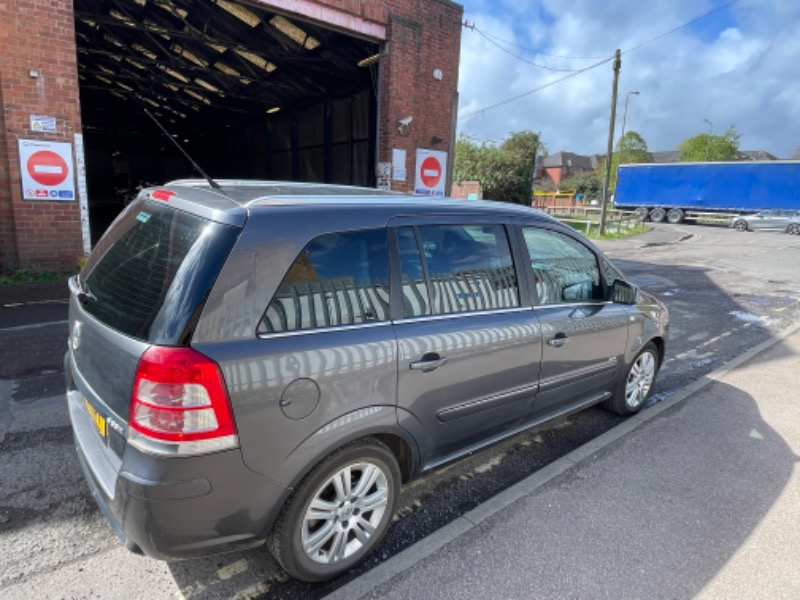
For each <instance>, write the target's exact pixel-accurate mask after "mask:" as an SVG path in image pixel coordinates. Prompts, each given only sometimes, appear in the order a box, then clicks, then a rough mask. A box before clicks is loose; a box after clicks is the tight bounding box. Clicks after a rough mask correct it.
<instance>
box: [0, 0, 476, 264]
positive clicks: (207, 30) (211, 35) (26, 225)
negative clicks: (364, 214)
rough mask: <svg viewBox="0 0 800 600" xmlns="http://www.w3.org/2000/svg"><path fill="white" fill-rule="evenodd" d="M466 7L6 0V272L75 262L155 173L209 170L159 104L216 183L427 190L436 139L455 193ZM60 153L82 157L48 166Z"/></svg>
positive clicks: (2, 36) (1, 64)
mask: <svg viewBox="0 0 800 600" xmlns="http://www.w3.org/2000/svg"><path fill="white" fill-rule="evenodd" d="M462 13H463V9H462V7H461V6H460V5H458V4H456V3H454V2H450V1H449V0H387V1H384V2H377V1H373V0H249V1H248V0H216V1H215V2H195V1H193V0H164V1H163V2H149V1H146V0H134V1H132V2H125V3H104V2H98V1H96V0H74V1H72V0H15V1H14V2H10V3H9V2H3V3H0V101H1V102H2V106H3V111H2V112H0V271H8V270H12V269H16V268H25V269H42V268H50V269H58V270H68V269H71V268H73V267H74V265H75V262H76V260H77V259H78V257H79V256H80V255H81V254H82V253H83V251H84V248H86V247H88V246H89V245H90V244H91V243H92V242H93V241H96V238H97V237H98V236H99V235H100V234H101V233H102V231H103V229H104V228H105V227H106V226H107V225H108V223H109V222H110V221H111V219H112V218H113V217H114V216H115V215H116V214H117V213H118V212H119V211H120V210H121V209H122V208H123V206H124V204H125V203H126V202H127V201H129V199H130V197H131V196H132V195H133V194H134V193H135V190H136V189H137V188H138V187H140V186H141V185H142V184H144V183H157V182H161V181H166V180H169V179H175V178H180V177H192V178H196V177H198V175H197V174H196V173H194V172H193V170H192V167H191V165H190V164H189V163H188V161H186V160H185V159H184V158H183V157H182V156H181V155H180V153H179V152H178V151H177V150H176V149H174V148H172V147H171V144H170V143H169V142H168V141H167V140H166V138H165V136H163V134H161V133H160V132H159V131H158V130H157V128H156V127H155V125H154V124H153V123H152V122H151V121H150V120H149V117H148V116H147V115H146V113H145V111H144V109H145V108H148V109H149V110H150V111H151V112H152V113H154V114H155V115H156V117H157V118H158V120H159V121H161V122H162V123H163V124H164V126H165V127H166V128H167V129H168V130H169V131H170V133H172V134H173V137H175V138H177V139H179V140H180V141H181V142H182V144H183V145H184V146H185V147H186V149H187V150H188V151H189V153H190V154H191V155H192V157H193V158H194V159H195V160H196V161H197V162H198V163H200V164H201V165H202V166H203V167H204V168H205V170H206V171H208V172H209V174H210V175H211V176H212V177H218V178H224V177H234V178H258V179H294V180H302V181H325V182H332V183H348V184H356V185H369V186H383V187H387V186H391V188H392V189H397V190H402V191H410V190H413V188H414V176H415V166H416V165H415V156H416V152H417V151H418V150H420V149H427V150H437V151H444V152H448V153H449V154H448V161H449V163H450V164H448V165H446V173H443V177H446V180H447V183H446V187H445V189H449V181H450V178H449V174H450V172H451V170H452V168H451V164H452V154H451V153H450V150H451V149H452V148H453V137H454V130H455V111H456V107H457V86H458V62H459V47H460V37H461V21H462ZM65 144H69V146H65ZM59 148H60V149H61V150H58V149H59ZM64 148H66V150H64ZM50 149H54V150H55V151H56V154H58V153H59V152H60V153H61V154H60V156H62V157H63V158H65V159H67V160H66V162H67V163H68V164H67V165H61V164H60V163H59V165H60V166H58V165H55V164H49V163H48V164H45V163H46V161H45V162H44V163H42V164H38V163H37V162H36V160H34V159H35V157H33V154H32V153H35V152H40V153H39V154H38V155H37V156H38V157H39V158H41V157H44V156H45V154H42V153H41V152H44V153H48V152H50ZM81 149H82V151H81ZM403 152H404V153H405V154H404V155H403ZM21 153H22V156H21ZM403 156H405V160H404V161H402V158H403ZM21 160H22V162H24V163H25V164H23V165H22V167H21ZM393 160H394V163H393ZM399 162H402V163H403V164H399ZM83 165H85V169H83ZM66 167H68V168H66ZM84 172H85V180H82V179H81V175H82V174H83V173H84ZM37 173H38V175H37ZM31 177H33V179H31ZM53 177H55V178H56V179H58V180H59V181H60V183H59V184H58V185H59V186H62V187H59V188H58V189H56V187H54V186H55V184H53V185H50V184H51V183H52V181H53V179H52V178H53ZM41 181H44V182H45V183H42V184H41V185H40V184H39V183H36V182H41ZM84 181H85V185H84ZM39 188H41V189H39ZM82 204H83V206H84V208H83V209H82V208H81V205H82Z"/></svg>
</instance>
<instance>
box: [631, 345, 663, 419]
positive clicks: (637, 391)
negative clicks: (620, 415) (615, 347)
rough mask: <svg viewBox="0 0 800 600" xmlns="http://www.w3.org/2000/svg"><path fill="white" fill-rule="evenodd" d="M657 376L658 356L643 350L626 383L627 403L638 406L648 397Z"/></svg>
mask: <svg viewBox="0 0 800 600" xmlns="http://www.w3.org/2000/svg"><path fill="white" fill-rule="evenodd" d="M655 377H656V357H655V356H654V355H653V353H652V352H642V353H641V354H640V355H639V356H638V357H637V358H636V360H635V361H634V362H633V364H632V365H631V370H630V371H628V381H627V382H626V384H625V404H627V405H628V407H629V408H631V409H636V408H638V407H639V406H640V405H641V404H642V403H643V402H644V401H645V399H646V398H647V394H648V393H649V392H650V388H651V387H652V385H653V380H654V379H655Z"/></svg>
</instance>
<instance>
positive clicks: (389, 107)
mask: <svg viewBox="0 0 800 600" xmlns="http://www.w3.org/2000/svg"><path fill="white" fill-rule="evenodd" d="M261 2H263V3H264V4H266V5H273V6H277V5H279V4H283V0H272V1H271V0H261ZM304 4H305V2H304ZM311 4H318V5H321V6H325V7H330V8H332V9H335V10H338V11H341V12H343V13H347V14H350V15H353V16H354V17H356V18H358V19H364V20H367V21H374V22H376V23H379V24H381V25H385V26H386V43H385V44H384V48H383V51H382V54H381V61H380V75H379V88H380V97H379V109H378V113H379V114H378V138H379V139H378V162H390V161H391V160H392V149H393V148H397V149H401V150H405V151H406V169H407V178H406V181H405V182H398V181H392V189H394V190H399V191H413V188H414V173H415V166H416V164H415V155H416V150H417V148H429V149H432V150H443V151H446V152H450V150H451V143H452V142H453V134H454V128H455V115H454V112H455V110H456V108H457V91H458V64H459V55H460V50H461V23H462V19H463V12H464V9H463V7H462V6H461V5H460V4H456V3H455V2H450V1H449V0H386V1H384V2H377V1H375V0H317V1H316V2H312V3H311ZM309 14H311V12H309ZM342 23H345V21H342ZM342 28H343V29H345V30H346V29H347V28H346V27H342ZM436 69H439V70H440V71H441V73H442V78H441V79H440V80H437V79H435V78H434V75H433V72H434V70H436ZM408 116H411V117H413V122H412V123H411V125H410V126H409V127H408V128H407V129H405V131H403V132H402V133H401V132H400V131H398V126H397V125H398V121H399V120H400V119H403V118H405V117H408ZM450 158H451V159H452V157H450ZM448 170H449V171H451V169H450V168H448ZM448 179H449V177H448ZM445 189H449V186H446V187H445Z"/></svg>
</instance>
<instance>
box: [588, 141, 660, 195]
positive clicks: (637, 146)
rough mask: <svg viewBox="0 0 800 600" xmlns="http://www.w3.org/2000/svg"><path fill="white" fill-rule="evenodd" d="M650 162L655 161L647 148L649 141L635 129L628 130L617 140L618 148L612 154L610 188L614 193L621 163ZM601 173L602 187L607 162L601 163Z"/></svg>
mask: <svg viewBox="0 0 800 600" xmlns="http://www.w3.org/2000/svg"><path fill="white" fill-rule="evenodd" d="M649 162H653V159H652V157H651V156H650V152H648V150H647V142H646V141H645V140H644V138H643V137H642V136H641V135H640V134H639V133H638V132H636V131H633V130H631V131H626V132H625V135H623V136H622V137H621V138H620V139H619V141H618V142H617V149H616V151H615V152H614V154H613V155H612V156H611V180H610V181H609V182H608V189H609V190H610V191H611V193H612V194H613V193H614V190H615V189H616V187H617V171H618V170H619V165H620V164H623V165H629V164H638V163H649ZM600 174H601V178H600V181H601V184H600V188H601V189H602V181H603V178H605V162H603V164H601V168H600Z"/></svg>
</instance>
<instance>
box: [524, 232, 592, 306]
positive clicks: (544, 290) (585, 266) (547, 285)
mask: <svg viewBox="0 0 800 600" xmlns="http://www.w3.org/2000/svg"><path fill="white" fill-rule="evenodd" d="M523 234H524V236H525V245H526V246H527V247H528V254H529V255H530V259H531V267H532V268H533V275H534V280H535V282H536V293H537V296H538V298H539V303H540V304H571V303H575V302H591V301H598V300H603V290H602V287H601V285H600V271H599V269H598V266H597V257H596V256H595V254H594V252H592V251H591V250H589V248H587V247H586V246H584V245H583V244H581V243H580V242H578V241H576V240H574V239H572V238H571V237H568V236H566V235H564V234H561V233H558V232H555V231H550V230H548V229H539V228H536V227H524V228H523Z"/></svg>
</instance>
